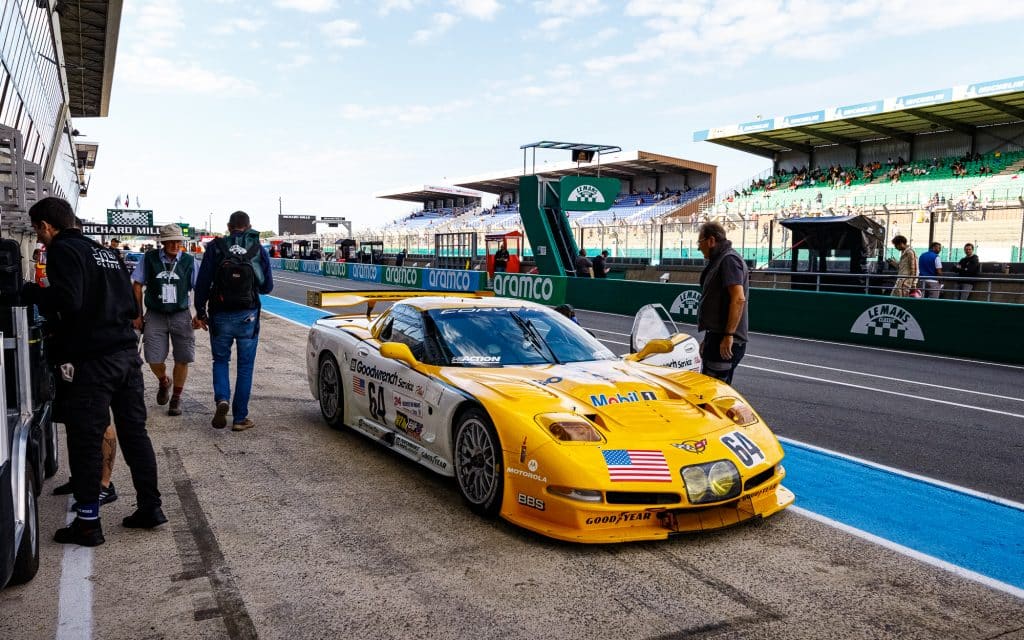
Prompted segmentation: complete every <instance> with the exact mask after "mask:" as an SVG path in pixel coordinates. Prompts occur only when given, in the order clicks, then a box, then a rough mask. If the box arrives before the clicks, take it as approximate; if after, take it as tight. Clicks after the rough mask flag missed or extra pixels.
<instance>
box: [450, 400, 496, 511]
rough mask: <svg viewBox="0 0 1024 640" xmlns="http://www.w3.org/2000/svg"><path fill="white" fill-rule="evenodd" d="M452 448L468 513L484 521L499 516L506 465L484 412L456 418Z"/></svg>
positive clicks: (457, 481) (491, 426)
mask: <svg viewBox="0 0 1024 640" xmlns="http://www.w3.org/2000/svg"><path fill="white" fill-rule="evenodd" d="M454 448H455V481H456V483H457V484H458V485H459V493H460V494H462V499H463V500H465V502H466V505H467V506H468V507H469V510H470V511H472V512H473V513H475V514H477V515H481V516H485V517H494V516H496V515H498V513H499V512H500V511H501V502H502V498H503V496H504V494H505V461H504V457H503V454H502V449H501V440H499V439H498V433H497V431H495V430H494V425H493V424H492V423H491V419H490V418H489V417H488V416H487V414H486V413H485V412H484V411H483V410H481V409H477V408H473V409H469V410H467V411H464V412H463V413H462V414H460V415H459V418H458V421H457V422H456V424H455V447H454Z"/></svg>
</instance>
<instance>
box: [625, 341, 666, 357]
mask: <svg viewBox="0 0 1024 640" xmlns="http://www.w3.org/2000/svg"><path fill="white" fill-rule="evenodd" d="M673 349H675V345H674V344H672V341H671V340H669V339H667V338H654V339H652V340H648V341H647V344H645V345H644V348H643V349H641V350H640V351H639V352H637V353H631V354H629V355H628V356H626V357H625V359H626V360H632V361H633V362H638V361H640V360H643V359H644V358H646V357H647V356H649V355H652V354H655V353H672V350H673Z"/></svg>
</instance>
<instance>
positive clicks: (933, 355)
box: [576, 309, 1024, 371]
mask: <svg viewBox="0 0 1024 640" xmlns="http://www.w3.org/2000/svg"><path fill="white" fill-rule="evenodd" d="M582 313H596V314H598V315H602V316H616V317H619V318H632V317H633V316H627V315H625V314H623V313H609V312H608V311H589V310H587V309H577V310H576V315H579V314H582ZM676 324H678V325H685V326H689V327H694V331H696V325H694V324H692V323H688V322H676ZM750 333H751V334H753V335H756V336H769V337H771V338H784V339H786V340H799V341H801V342H817V343H819V344H830V345H834V346H837V347H849V348H850V349H866V350H868V351H882V352H885V353H889V354H895V355H905V356H916V357H919V358H935V359H938V360H953V361H955V362H968V363H971V364H986V365H991V366H993V367H1003V368H1006V369H1018V370H1020V371H1024V366H1021V365H1016V364H1006V363H1004V362H990V361H988V360H972V359H970V358H960V357H957V356H943V355H939V354H936V353H921V352H920V351H901V350H899V349H887V348H885V347H871V346H868V345H864V344H850V343H846V342H833V341H831V340H819V339H817V338H799V337H797V336H784V335H781V334H778V333H763V332H761V331H751V332H750Z"/></svg>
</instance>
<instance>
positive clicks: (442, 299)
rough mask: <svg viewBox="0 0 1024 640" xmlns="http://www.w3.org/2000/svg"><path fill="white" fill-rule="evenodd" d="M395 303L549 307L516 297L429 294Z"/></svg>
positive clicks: (430, 306)
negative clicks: (459, 296)
mask: <svg viewBox="0 0 1024 640" xmlns="http://www.w3.org/2000/svg"><path fill="white" fill-rule="evenodd" d="M395 304H407V305H409V306H410V307H413V308H414V309H419V310H420V311H431V310H434V309H473V308H480V307H487V308H499V309H501V308H508V309H522V308H523V307H532V308H536V309H547V307H545V306H544V305H541V304H537V303H536V302H530V301H528V300H517V299H515V298H454V297H451V296H437V297H432V296H427V297H417V298H408V299H405V300H399V301H397V302H396V303H395Z"/></svg>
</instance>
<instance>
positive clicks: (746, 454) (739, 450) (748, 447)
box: [719, 431, 765, 468]
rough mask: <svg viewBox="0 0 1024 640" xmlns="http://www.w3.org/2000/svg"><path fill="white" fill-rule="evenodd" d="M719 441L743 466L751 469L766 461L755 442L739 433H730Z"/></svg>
mask: <svg viewBox="0 0 1024 640" xmlns="http://www.w3.org/2000/svg"><path fill="white" fill-rule="evenodd" d="M719 440H721V441H722V444H724V445H725V446H727V447H729V449H730V450H732V452H733V453H735V454H736V457H737V458H739V459H740V462H742V463H743V466H745V467H747V468H750V467H754V466H757V465H759V464H761V463H762V462H764V461H765V457H764V453H763V452H762V451H761V449H759V448H758V446H757V445H756V444H754V441H753V440H751V439H750V438H748V437H747V436H745V435H743V434H742V433H741V432H739V431H733V432H732V433H728V434H726V435H724V436H722V437H721V438H719Z"/></svg>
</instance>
